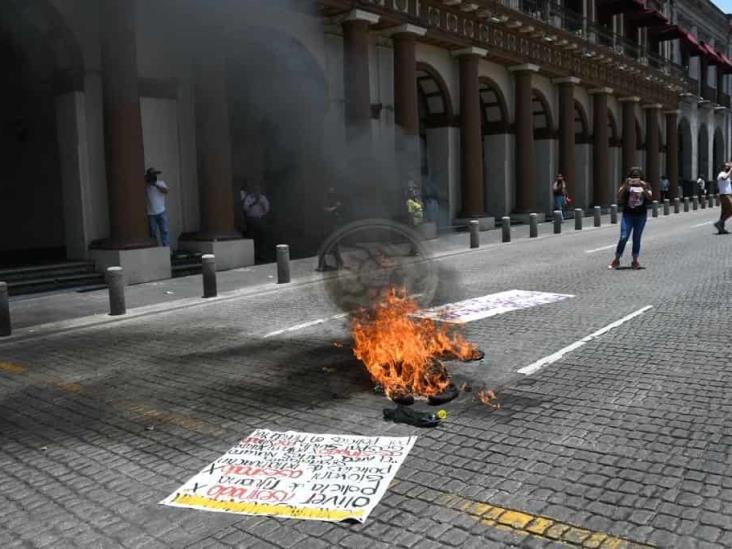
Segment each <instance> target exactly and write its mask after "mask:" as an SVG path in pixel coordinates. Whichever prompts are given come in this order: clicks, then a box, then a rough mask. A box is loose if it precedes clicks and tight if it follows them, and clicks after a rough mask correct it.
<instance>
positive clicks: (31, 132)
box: [0, 0, 82, 266]
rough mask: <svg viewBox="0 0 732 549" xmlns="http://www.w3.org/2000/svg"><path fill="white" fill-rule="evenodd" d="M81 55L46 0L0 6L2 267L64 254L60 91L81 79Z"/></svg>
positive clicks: (54, 258) (12, 0) (59, 257)
mask: <svg viewBox="0 0 732 549" xmlns="http://www.w3.org/2000/svg"><path fill="white" fill-rule="evenodd" d="M81 65H82V64H81V54H80V52H79V50H78V45H77V44H76V42H75V41H74V39H73V36H72V35H71V33H70V31H69V30H68V29H67V28H66V26H65V24H64V22H63V20H62V18H61V16H60V15H59V14H58V12H56V10H55V9H54V8H52V7H51V6H50V5H49V4H48V3H47V2H46V1H45V0H22V1H21V0H9V1H6V2H4V3H3V8H2V10H0V70H1V71H2V73H3V85H2V87H0V125H1V127H2V131H1V132H0V151H2V153H1V154H2V167H3V168H2V169H3V175H2V177H0V196H2V199H0V266H2V265H4V266H8V265H22V264H29V263H38V262H49V261H58V260H63V259H66V257H67V242H66V233H67V227H66V225H65V212H64V209H65V208H64V206H65V205H64V196H63V185H64V180H63V176H62V173H63V170H62V164H61V162H62V152H61V150H60V143H61V141H60V137H59V132H58V128H57V126H56V120H57V97H58V96H59V94H60V93H63V92H65V91H67V90H72V89H75V88H74V86H79V82H78V78H77V77H78V75H79V74H81V69H80V67H81Z"/></svg>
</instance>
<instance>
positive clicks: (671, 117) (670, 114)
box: [664, 111, 679, 198]
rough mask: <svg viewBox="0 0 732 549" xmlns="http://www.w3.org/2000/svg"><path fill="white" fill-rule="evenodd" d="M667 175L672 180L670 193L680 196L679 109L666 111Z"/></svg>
mask: <svg viewBox="0 0 732 549" xmlns="http://www.w3.org/2000/svg"><path fill="white" fill-rule="evenodd" d="M664 115H665V116H666V175H667V176H668V178H669V180H670V181H671V187H670V188H669V193H670V196H671V197H672V198H675V197H677V196H679V111H666V112H664Z"/></svg>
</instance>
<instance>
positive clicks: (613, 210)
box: [610, 204, 618, 225]
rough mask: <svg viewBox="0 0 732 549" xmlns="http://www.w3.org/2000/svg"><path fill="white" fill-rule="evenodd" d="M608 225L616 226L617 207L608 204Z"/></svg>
mask: <svg viewBox="0 0 732 549" xmlns="http://www.w3.org/2000/svg"><path fill="white" fill-rule="evenodd" d="M610 223H611V224H613V225H617V224H618V205H617V204H610Z"/></svg>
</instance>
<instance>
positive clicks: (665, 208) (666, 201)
mask: <svg viewBox="0 0 732 549" xmlns="http://www.w3.org/2000/svg"><path fill="white" fill-rule="evenodd" d="M670 213H671V201H670V200H669V199H668V198H664V199H663V215H668V214H670Z"/></svg>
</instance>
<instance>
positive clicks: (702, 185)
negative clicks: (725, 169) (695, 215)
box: [696, 175, 707, 196]
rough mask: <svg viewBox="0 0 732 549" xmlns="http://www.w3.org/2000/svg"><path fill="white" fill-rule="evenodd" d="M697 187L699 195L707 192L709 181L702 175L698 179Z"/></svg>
mask: <svg viewBox="0 0 732 549" xmlns="http://www.w3.org/2000/svg"><path fill="white" fill-rule="evenodd" d="M696 188H697V193H698V195H699V196H704V195H705V194H707V182H706V181H705V180H704V178H703V177H702V176H701V175H700V176H699V177H698V178H697V179H696Z"/></svg>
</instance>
